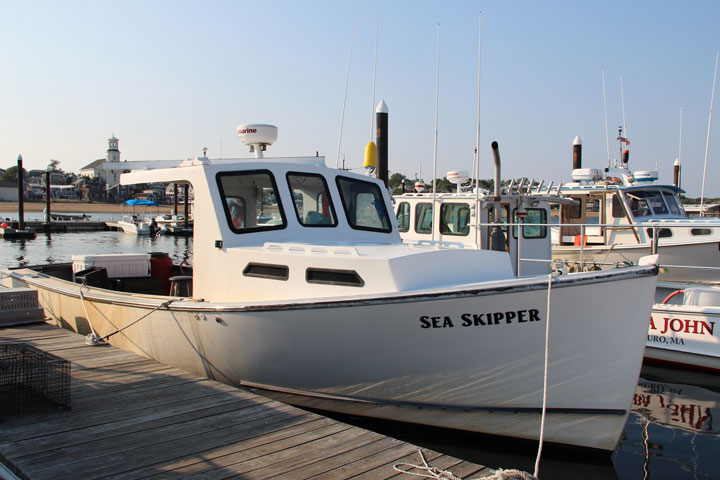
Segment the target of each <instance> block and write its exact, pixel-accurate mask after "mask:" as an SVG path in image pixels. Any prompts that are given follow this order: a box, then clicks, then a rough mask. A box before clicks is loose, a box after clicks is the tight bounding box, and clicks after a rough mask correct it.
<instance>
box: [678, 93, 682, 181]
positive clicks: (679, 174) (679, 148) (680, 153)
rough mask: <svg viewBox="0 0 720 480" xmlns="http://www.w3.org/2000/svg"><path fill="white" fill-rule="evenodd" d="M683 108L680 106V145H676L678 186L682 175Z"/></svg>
mask: <svg viewBox="0 0 720 480" xmlns="http://www.w3.org/2000/svg"><path fill="white" fill-rule="evenodd" d="M682 117H683V109H682V107H680V145H679V146H678V167H679V168H678V181H677V186H678V187H680V185H681V182H680V179H681V177H682V125H683V122H682V120H683V118H682Z"/></svg>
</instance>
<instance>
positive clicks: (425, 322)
mask: <svg viewBox="0 0 720 480" xmlns="http://www.w3.org/2000/svg"><path fill="white" fill-rule="evenodd" d="M539 321H540V310H538V309H537V308H531V309H528V310H514V311H510V312H492V313H463V314H462V315H460V323H459V325H460V326H461V327H478V326H481V325H500V324H501V323H505V324H508V323H526V322H539ZM454 326H455V323H454V322H453V320H452V318H450V316H448V315H444V316H439V317H431V316H429V315H423V316H422V317H420V328H449V327H454Z"/></svg>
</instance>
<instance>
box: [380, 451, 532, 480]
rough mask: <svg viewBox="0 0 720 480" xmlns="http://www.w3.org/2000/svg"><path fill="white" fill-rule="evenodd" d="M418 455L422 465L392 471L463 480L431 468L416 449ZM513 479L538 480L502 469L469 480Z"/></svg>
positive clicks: (401, 465)
mask: <svg viewBox="0 0 720 480" xmlns="http://www.w3.org/2000/svg"><path fill="white" fill-rule="evenodd" d="M418 453H419V454H420V459H421V460H422V462H423V464H422V465H414V464H412V463H405V462H402V463H396V464H395V465H393V469H394V470H395V471H396V472H400V473H406V474H408V475H413V476H415V477H422V478H434V479H436V480H463V479H462V478H460V477H458V476H456V475H454V474H453V473H452V472H450V471H448V470H440V469H439V468H435V467H431V466H430V465H429V464H428V462H427V459H426V458H425V455H424V454H423V452H422V450H420V449H418ZM411 470H419V472H413V471H411ZM513 479H519V480H538V479H537V477H534V476H532V475H530V474H529V473H527V472H523V471H522V470H515V469H511V470H503V469H502V468H500V469H498V470H495V473H493V474H491V475H487V476H484V477H477V478H475V479H469V480H513Z"/></svg>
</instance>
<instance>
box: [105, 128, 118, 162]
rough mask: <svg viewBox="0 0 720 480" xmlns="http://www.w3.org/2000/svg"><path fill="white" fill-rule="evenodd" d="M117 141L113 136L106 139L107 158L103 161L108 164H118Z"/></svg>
mask: <svg viewBox="0 0 720 480" xmlns="http://www.w3.org/2000/svg"><path fill="white" fill-rule="evenodd" d="M118 142H119V140H118V139H117V138H115V134H114V133H113V136H112V137H110V138H109V139H108V149H107V156H106V157H105V160H106V161H108V162H119V161H120V150H118Z"/></svg>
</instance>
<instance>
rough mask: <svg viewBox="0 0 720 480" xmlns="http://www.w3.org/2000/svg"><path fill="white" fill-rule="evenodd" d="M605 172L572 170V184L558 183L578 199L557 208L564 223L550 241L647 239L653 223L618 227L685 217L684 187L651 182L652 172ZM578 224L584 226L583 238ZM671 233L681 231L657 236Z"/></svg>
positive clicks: (663, 232)
mask: <svg viewBox="0 0 720 480" xmlns="http://www.w3.org/2000/svg"><path fill="white" fill-rule="evenodd" d="M605 170H606V171H605V172H604V175H603V173H602V172H600V171H598V170H595V169H577V170H574V171H573V180H575V182H573V183H568V184H565V185H563V186H562V188H561V189H560V193H561V195H562V196H563V197H565V198H570V199H573V200H577V203H576V204H575V205H562V206H559V213H558V217H559V223H560V224H562V225H563V226H561V227H560V228H559V234H558V236H557V238H554V239H553V243H554V244H558V245H580V243H581V242H582V243H583V244H589V245H611V244H636V243H648V242H650V241H651V239H652V236H653V234H654V233H653V232H654V229H653V227H651V226H646V227H644V228H618V227H621V226H622V225H628V226H630V225H634V224H642V223H651V222H660V221H661V222H663V224H664V225H666V224H668V223H667V222H672V221H673V220H676V221H681V220H687V215H686V214H685V211H684V210H683V207H682V202H681V200H680V196H679V194H680V193H682V192H683V190H681V189H680V188H677V187H675V186H672V185H657V184H653V183H652V182H654V181H655V180H656V179H657V173H656V172H644V171H642V172H635V174H633V173H632V172H630V171H629V170H627V169H625V168H606V169H605ZM574 224H576V225H577V226H574ZM588 224H590V225H588ZM580 225H586V227H585V232H584V238H582V239H581V238H580V235H581V234H582V232H581V227H580ZM605 225H610V227H607V226H605ZM615 225H617V226H618V227H615ZM696 230H697V231H696ZM700 230H702V229H691V230H690V232H689V235H690V236H691V237H692V236H702V235H703V234H704V233H705V232H703V231H700ZM673 235H683V234H682V233H681V231H680V230H677V231H674V230H671V229H668V228H659V229H658V237H659V238H669V237H672V236H673ZM683 240H686V239H683Z"/></svg>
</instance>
